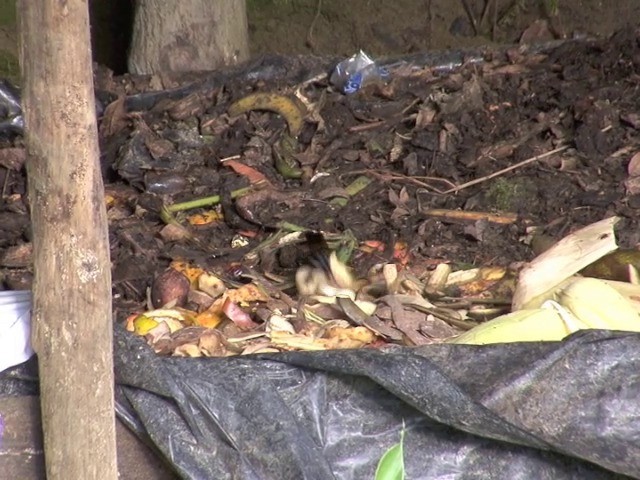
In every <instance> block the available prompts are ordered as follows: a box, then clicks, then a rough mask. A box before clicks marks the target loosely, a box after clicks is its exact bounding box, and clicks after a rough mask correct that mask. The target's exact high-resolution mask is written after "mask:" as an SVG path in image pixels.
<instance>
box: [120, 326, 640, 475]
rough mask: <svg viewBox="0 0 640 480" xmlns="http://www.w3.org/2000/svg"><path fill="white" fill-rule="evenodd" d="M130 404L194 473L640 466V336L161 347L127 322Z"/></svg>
mask: <svg viewBox="0 0 640 480" xmlns="http://www.w3.org/2000/svg"><path fill="white" fill-rule="evenodd" d="M115 349H116V352H115V354H116V376H117V383H118V386H119V388H118V407H119V413H120V414H121V415H122V418H125V419H127V420H128V423H129V424H130V425H131V426H132V427H135V428H137V429H138V430H139V432H141V433H144V434H148V436H149V437H150V439H151V440H152V442H153V443H154V444H155V446H156V447H157V448H158V450H159V451H161V452H162V454H163V455H164V456H165V457H166V458H167V459H168V460H169V461H170V463H171V464H172V465H173V466H174V467H175V469H176V471H177V472H178V473H179V474H180V475H181V476H182V477H183V478H190V479H209V478H210V479H227V478H228V479H231V478H234V479H236V478H237V479H240V478H241V479H332V478H338V479H364V478H373V476H374V472H375V468H376V465H377V462H378V460H379V459H380V457H381V456H382V455H383V453H384V452H385V450H387V449H388V448H389V447H391V446H392V445H393V444H394V443H396V442H397V441H398V440H399V438H400V432H401V430H402V429H403V425H404V428H405V429H406V435H405V441H404V442H405V443H404V448H405V465H406V471H407V478H408V479H418V478H424V479H475V478H482V479H488V478H495V479H606V478H624V476H623V475H620V474H626V475H628V476H631V477H635V478H637V477H640V442H638V438H639V437H640V402H638V394H639V393H640V376H639V374H638V372H640V336H639V335H637V334H624V333H612V332H605V331H585V332H580V333H578V334H576V335H573V336H572V337H570V338H569V339H567V340H566V341H564V342H557V343H531V344H505V345H495V346H484V347H476V346H463V345H430V346H425V347H419V348H408V347H393V348H390V349H388V350H384V351H381V350H372V349H363V350H354V351H330V352H314V353H300V352H292V353H283V354H272V355H253V356H241V357H233V358H224V359H193V358H161V357H158V356H156V355H155V354H154V353H153V352H152V351H151V350H150V349H149V348H148V347H147V346H146V345H145V344H143V343H142V341H140V340H139V339H137V338H134V337H132V336H131V335H129V334H127V333H125V332H123V331H118V332H117V333H116V347H115Z"/></svg>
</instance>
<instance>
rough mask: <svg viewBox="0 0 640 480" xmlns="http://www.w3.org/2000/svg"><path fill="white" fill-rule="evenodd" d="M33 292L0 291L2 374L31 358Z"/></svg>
mask: <svg viewBox="0 0 640 480" xmlns="http://www.w3.org/2000/svg"><path fill="white" fill-rule="evenodd" d="M33 354H34V352H33V349H32V348H31V292H30V291H28V290H7V291H0V372H2V371H4V370H6V369H7V368H9V367H13V366H14V365H18V364H20V363H22V362H25V361H27V360H29V358H31V356H32V355H33Z"/></svg>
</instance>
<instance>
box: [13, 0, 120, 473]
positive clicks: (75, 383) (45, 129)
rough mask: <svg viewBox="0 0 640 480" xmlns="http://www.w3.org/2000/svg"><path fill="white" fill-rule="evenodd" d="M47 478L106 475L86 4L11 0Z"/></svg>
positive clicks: (105, 294) (102, 286) (111, 439)
mask: <svg viewBox="0 0 640 480" xmlns="http://www.w3.org/2000/svg"><path fill="white" fill-rule="evenodd" d="M18 17H19V18H18V19H19V22H18V23H19V28H20V42H21V43H20V56H21V64H22V75H23V80H24V83H23V111H24V116H25V122H26V144H27V149H28V154H29V160H28V162H27V174H28V179H29V201H30V203H31V221H32V225H33V239H34V240H33V246H34V268H35V280H34V286H33V294H34V306H33V315H32V319H33V322H34V323H33V336H32V343H33V347H34V350H35V351H36V353H37V354H38V362H39V367H40V395H41V410H42V423H43V433H44V444H45V459H46V470H47V478H48V479H49V480H57V479H65V480H67V479H74V480H75V479H82V480H91V479H100V480H105V479H106V480H115V479H116V478H117V466H116V443H115V420H114V403H113V353H112V344H113V336H112V317H111V267H110V261H109V248H108V233H107V219H106V210H105V205H104V190H103V184H102V178H101V176H100V167H99V149H98V132H97V125H96V118H95V100H94V93H93V74H92V64H91V42H90V38H89V14H88V5H87V0H19V2H18Z"/></svg>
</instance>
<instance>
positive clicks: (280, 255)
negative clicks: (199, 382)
mask: <svg viewBox="0 0 640 480" xmlns="http://www.w3.org/2000/svg"><path fill="white" fill-rule="evenodd" d="M454 57H455V56H454ZM454 57H452V58H454ZM465 59H466V60H467V61H466V62H465V63H464V64H463V65H462V66H461V67H459V68H453V69H451V68H447V69H443V68H441V67H442V65H433V64H430V63H429V62H433V60H434V58H433V57H420V56H416V57H413V58H412V59H411V60H412V61H410V62H399V63H395V64H393V65H391V66H390V73H391V81H390V83H388V84H382V83H375V82H374V83H373V84H371V85H368V86H367V87H366V88H364V89H363V90H361V91H360V92H358V93H356V94H354V95H351V96H344V95H342V94H341V93H338V92H335V91H331V90H330V89H328V88H327V79H326V76H324V77H318V79H317V80H316V81H314V82H309V83H305V84H304V86H302V87H301V88H300V91H301V92H302V95H303V97H304V98H305V99H306V101H307V102H308V103H309V106H310V107H311V108H310V113H309V114H308V115H307V118H306V121H305V123H304V126H303V128H302V131H301V132H300V134H299V136H298V141H297V144H295V143H294V144H293V146H291V152H292V153H291V155H288V156H287V151H285V152H284V154H285V156H287V157H288V158H289V159H290V160H291V159H293V160H292V161H293V162H294V166H295V168H300V171H299V173H300V175H301V176H300V178H289V179H285V178H283V175H282V170H280V171H278V170H277V169H276V168H275V165H274V154H275V153H277V152H276V150H277V151H279V152H280V153H282V152H283V149H285V150H286V144H285V143H283V139H285V140H286V139H287V138H288V137H286V136H287V135H288V133H287V128H286V124H285V122H284V120H283V119H282V118H281V117H280V116H278V115H275V114H273V113H270V112H264V111H252V112H250V113H247V114H242V115H239V116H237V117H233V118H232V117H230V116H229V115H227V113H226V112H227V110H228V108H229V106H230V104H231V103H232V102H233V101H235V100H238V99H240V98H242V97H244V96H245V95H247V94H248V93H250V92H253V91H266V92H282V93H286V94H289V95H291V92H292V91H293V89H294V88H297V87H300V86H301V85H302V84H301V82H303V81H305V80H307V79H309V78H312V77H313V76H315V75H316V74H319V73H322V72H326V71H327V69H328V68H329V67H330V65H331V61H330V60H324V59H322V58H316V57H314V58H310V57H307V58H304V59H295V58H289V59H283V58H274V59H272V60H270V63H265V61H262V62H261V63H260V62H258V63H256V64H253V65H252V66H250V68H251V69H252V70H251V74H247V72H246V71H238V70H232V71H229V72H217V73H216V74H212V75H210V76H207V77H205V78H200V79H198V80H197V81H196V82H195V83H194V82H191V83H189V82H185V83H184V84H185V85H187V87H185V88H183V89H182V90H177V91H174V94H172V95H169V94H161V95H154V94H144V93H143V94H141V95H137V96H135V95H134V94H136V93H139V92H142V91H144V90H148V89H149V88H150V85H152V84H154V82H156V83H157V82H158V79H149V78H131V77H126V78H115V79H114V78H112V77H111V76H110V75H109V73H108V72H100V73H99V74H98V78H97V88H98V90H100V91H101V92H102V93H101V94H100V98H102V99H110V100H113V99H116V98H117V95H119V94H122V93H125V92H126V94H127V95H129V97H127V100H126V102H125V103H124V104H123V102H122V100H119V101H115V102H114V103H112V104H111V105H110V107H108V109H107V111H106V113H105V115H104V117H103V119H102V121H101V126H100V132H101V144H102V163H103V170H104V174H105V182H106V191H107V195H108V201H109V218H110V240H111V257H112V262H113V288H114V298H115V306H116V313H117V317H118V320H119V321H122V320H123V319H124V318H125V317H126V316H127V315H129V314H130V313H131V312H133V311H140V310H144V308H145V302H146V295H147V294H146V289H147V287H149V285H150V284H151V283H152V281H153V279H154V278H155V277H156V276H157V275H159V274H160V272H162V271H163V270H164V269H165V268H166V267H167V266H168V265H169V263H170V262H171V261H172V260H178V259H180V260H186V261H191V262H193V263H194V264H197V265H199V266H201V267H202V268H207V269H210V270H212V271H214V272H217V273H218V274H220V275H221V276H223V278H225V279H226V280H228V281H229V282H240V283H241V282H245V281H248V279H249V278H253V277H255V276H256V275H260V276H265V275H266V276H271V277H270V278H273V276H274V275H277V276H278V278H280V277H283V278H285V279H286V278H289V279H290V278H292V275H293V273H294V272H295V270H296V268H297V267H298V266H299V265H300V263H301V260H304V258H303V257H307V256H308V252H307V251H306V250H304V249H302V248H301V247H296V248H294V249H293V250H291V251H290V250H288V249H278V248H271V249H263V250H255V249H256V248H257V247H258V246H259V245H260V244H261V242H263V241H265V240H266V239H268V238H270V236H271V235H273V234H274V233H275V232H276V231H277V230H278V229H279V228H280V227H282V226H283V224H284V222H288V223H289V224H295V225H297V226H299V227H302V228H303V229H305V230H309V231H321V232H324V233H325V234H326V235H327V237H328V238H330V239H331V238H333V237H336V238H339V239H340V240H341V241H342V243H345V239H347V238H348V237H349V238H354V239H355V240H356V241H357V244H358V245H362V244H363V243H364V242H371V241H379V242H380V244H381V245H382V248H381V249H379V250H375V252H374V253H371V252H370V250H367V251H366V252H365V250H360V249H358V250H356V253H355V255H354V256H353V259H352V264H353V265H354V267H355V268H356V270H357V272H359V273H360V274H363V273H365V272H366V271H367V270H368V269H369V268H370V267H371V266H372V265H374V264H377V263H384V262H391V261H394V254H397V252H396V251H394V245H397V242H404V243H405V244H406V249H407V255H408V256H407V257H406V258H405V261H404V263H405V264H406V267H407V268H408V269H409V270H410V271H412V272H414V273H415V275H416V276H417V277H418V278H420V277H421V276H422V275H423V274H424V273H425V271H427V270H429V269H431V268H433V267H434V266H435V265H437V264H438V263H445V262H446V263H452V264H454V265H458V266H461V265H465V266H466V265H476V266H483V265H503V266H506V265H510V264H513V263H514V262H518V261H526V260H530V259H532V258H533V256H534V253H533V252H532V251H531V249H530V247H529V246H527V245H526V244H525V243H524V241H523V239H524V238H525V237H526V236H527V235H528V233H529V232H530V230H531V228H532V227H538V228H539V229H542V230H543V231H545V232H546V233H548V234H549V235H551V236H552V237H555V238H560V237H561V236H563V235H565V234H567V233H569V232H571V231H573V230H575V229H577V228H579V227H581V226H584V225H587V224H589V223H592V222H595V221H597V220H601V219H602V218H605V217H608V216H611V215H618V216H620V217H621V218H622V221H621V222H620V224H619V229H618V238H619V243H620V244H621V245H622V246H625V247H635V246H636V245H637V244H638V242H639V241H640V233H639V232H640V230H639V228H638V226H639V225H638V223H639V221H638V213H639V209H640V196H638V192H637V189H636V188H634V184H633V181H630V180H629V174H628V170H627V167H628V164H629V161H630V159H631V158H632V156H633V155H634V154H636V153H637V152H638V151H639V149H640V134H639V129H640V118H639V117H638V111H639V108H640V96H639V91H638V90H639V88H640V75H639V74H640V31H639V30H637V29H633V28H627V29H624V30H622V31H620V32H618V33H617V34H615V35H614V36H613V37H612V38H611V39H608V40H597V41H596V40H574V41H566V42H562V43H560V44H556V45H553V46H548V47H546V48H543V49H540V48H538V49H527V48H524V47H522V48H518V47H513V48H508V49H484V50H482V51H477V52H475V53H468V54H467V55H466V56H465ZM449 60H450V59H449ZM440 61H444V62H445V63H447V60H446V59H442V58H440ZM447 65H448V63H447ZM449 66H450V65H449ZM163 80H164V82H165V85H170V84H172V82H174V83H175V82H177V80H176V79H172V80H169V79H163ZM191 80H193V79H191ZM161 97H164V98H161ZM123 98H124V97H122V99H123ZM106 103H108V102H106ZM3 146H4V147H5V148H4V149H2V150H0V165H3V166H4V168H2V169H0V184H2V185H3V186H4V187H3V197H2V198H3V201H2V205H1V206H0V217H1V219H2V220H1V222H2V226H3V228H2V229H1V230H0V268H1V270H0V275H1V277H0V278H1V279H2V282H3V287H4V288H28V287H29V282H30V278H31V276H30V272H31V266H30V264H29V256H28V253H17V250H16V248H17V247H18V246H25V245H27V246H28V242H29V240H30V228H29V222H28V217H27V211H28V203H27V202H28V200H27V197H26V190H27V187H26V178H25V173H24V169H22V168H20V167H19V166H16V164H18V165H19V164H20V161H19V159H20V158H23V157H24V152H23V150H22V141H21V139H20V138H19V137H18V138H15V139H5V140H4V143H3ZM554 151H556V153H553V152H554ZM550 152H551V153H550ZM537 156H541V158H539V159H534V160H532V161H531V162H529V163H527V164H526V165H523V166H521V167H519V168H514V169H513V170H511V171H508V172H505V173H502V174H499V175H497V176H494V177H492V174H494V173H495V172H499V171H501V170H502V169H505V168H507V167H512V166H515V165H516V164H518V162H522V161H524V160H527V159H533V158H534V157H537ZM229 158H233V159H235V160H236V161H237V162H239V163H240V164H244V165H248V166H250V167H252V168H253V169H255V171H258V172H261V173H262V174H263V175H264V176H265V178H266V179H267V181H268V182H267V183H266V186H265V183H264V182H263V184H262V185H263V186H262V188H258V187H257V186H255V185H254V188H253V190H252V191H251V192H250V193H248V194H247V195H245V196H243V197H241V198H237V199H235V200H233V199H232V198H231V195H230V192H232V191H233V190H235V189H238V188H241V187H247V186H249V185H250V182H249V180H248V179H247V177H246V176H244V175H241V174H239V173H237V171H236V170H235V169H234V168H230V167H229V166H228V165H229V163H228V162H227V161H226V159H229ZM363 175H364V176H366V177H367V178H369V179H371V180H373V181H372V183H371V184H369V185H368V186H367V187H366V188H364V189H363V190H362V191H361V192H360V193H357V194H356V195H355V196H353V197H349V196H348V194H346V193H345V188H347V187H348V185H349V184H350V183H351V182H352V181H353V180H354V179H356V178H357V177H359V176H363ZM294 176H295V175H294ZM473 181H477V183H475V184H472V185H469V186H466V187H465V185H466V184H467V182H473ZM209 195H220V196H221V204H220V206H219V207H217V208H218V210H219V212H220V213H222V214H223V215H224V220H223V221H217V222H213V223H209V224H206V225H199V226H189V225H188V224H187V222H186V218H185V216H184V215H183V214H177V215H176V217H177V219H178V221H180V223H181V224H182V225H184V226H186V227H185V228H186V229H187V230H188V232H189V237H187V238H184V237H183V238H176V237H174V236H171V235H169V234H168V233H167V230H166V228H165V224H164V222H163V220H162V219H161V215H160V214H161V207H162V205H163V204H165V205H170V204H173V203H175V202H181V201H187V200H192V199H194V198H199V197H203V196H209ZM336 199H339V201H336ZM340 201H343V203H344V205H343V204H341V203H340ZM432 209H447V210H450V211H462V212H476V213H479V216H478V217H477V218H475V219H472V220H456V219H454V218H453V217H451V216H449V217H447V218H445V219H442V218H441V217H437V216H434V215H433V212H432V211H431V210H432ZM198 211H200V210H196V211H195V212H198ZM188 213H189V214H193V213H194V212H193V211H190V212H188ZM487 214H493V215H494V217H492V216H489V215H487ZM496 217H497V218H496ZM504 219H507V220H508V221H500V220H504ZM512 220H513V221H512ZM347 234H348V235H347ZM332 235H333V237H332ZM26 250H27V252H28V249H26ZM21 252H22V251H21ZM256 252H259V254H255V253H256ZM396 260H397V259H396ZM282 288H284V289H285V291H287V292H289V293H290V294H292V295H295V292H294V291H293V290H287V289H286V288H285V287H284V286H283V287H282Z"/></svg>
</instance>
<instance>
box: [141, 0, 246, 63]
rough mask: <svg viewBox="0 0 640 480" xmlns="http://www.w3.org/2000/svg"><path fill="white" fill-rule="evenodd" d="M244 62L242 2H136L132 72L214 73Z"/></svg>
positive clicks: (243, 7)
mask: <svg viewBox="0 0 640 480" xmlns="http://www.w3.org/2000/svg"><path fill="white" fill-rule="evenodd" d="M248 57H249V39H248V29H247V10H246V3H245V0H216V1H211V0H183V1H181V2H167V1H166V0H137V5H136V12H135V14H134V23H133V38H132V40H131V49H130V52H129V71H130V72H131V73H136V74H151V73H160V72H187V71H198V70H215V69H216V68H219V67H221V66H223V65H233V64H236V63H239V62H243V61H245V60H246V59H247V58H248Z"/></svg>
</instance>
